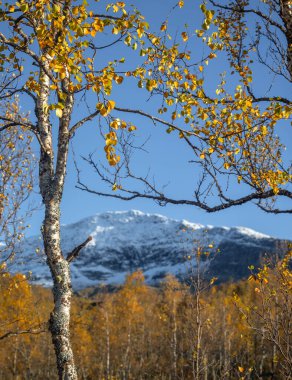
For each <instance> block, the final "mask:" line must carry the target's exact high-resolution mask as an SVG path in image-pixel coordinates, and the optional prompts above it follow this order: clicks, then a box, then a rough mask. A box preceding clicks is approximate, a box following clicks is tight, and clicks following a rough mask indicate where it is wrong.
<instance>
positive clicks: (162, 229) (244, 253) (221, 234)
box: [13, 210, 278, 289]
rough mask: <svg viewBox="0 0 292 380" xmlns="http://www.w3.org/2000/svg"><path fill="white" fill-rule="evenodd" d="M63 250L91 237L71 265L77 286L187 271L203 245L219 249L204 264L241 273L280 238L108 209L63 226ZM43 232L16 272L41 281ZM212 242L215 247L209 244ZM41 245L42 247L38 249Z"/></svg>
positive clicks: (223, 274) (222, 272)
mask: <svg viewBox="0 0 292 380" xmlns="http://www.w3.org/2000/svg"><path fill="white" fill-rule="evenodd" d="M61 234H62V249H63V252H64V254H67V253H68V252H70V251H71V250H72V249H73V248H74V247H75V246H77V245H79V244H80V243H81V242H82V241H84V240H85V239H86V238H87V237H88V236H92V241H91V242H90V243H89V244H88V246H87V247H86V248H85V249H84V250H83V251H82V252H81V254H80V257H79V258H78V259H77V260H76V261H75V262H74V263H73V264H72V267H71V272H72V281H73V287H74V288H75V289H80V288H84V287H86V286H95V285H97V284H98V283H101V282H104V283H109V284H117V283H121V282H123V280H124V278H125V275H126V274H127V273H129V272H132V271H134V270H137V269H142V270H143V271H144V274H145V276H146V278H147V280H148V281H149V282H152V283H153V282H158V281H159V280H161V279H162V278H163V277H164V276H165V275H166V274H167V273H173V274H176V275H178V276H183V275H185V272H186V257H187V256H189V255H191V254H192V253H193V252H194V251H195V250H196V246H197V245H198V244H199V245H200V246H202V247H206V249H208V250H209V251H210V250H211V251H213V252H214V253H215V252H217V251H218V250H220V252H221V253H220V254H217V255H216V257H215V258H214V259H213V260H212V261H210V262H208V261H207V260H206V262H205V265H206V264H207V265H208V266H209V272H210V275H215V276H216V277H219V279H220V281H225V280H227V279H232V278H233V279H236V278H241V277H242V276H244V275H246V274H247V272H248V269H247V267H248V265H251V264H254V265H255V264H257V263H258V262H259V259H260V257H262V256H263V255H264V254H265V253H267V252H270V253H273V252H274V251H275V250H276V246H277V244H278V241H277V240H276V239H273V238H271V237H269V236H267V235H264V234H261V233H258V232H256V231H253V230H251V229H249V228H245V227H232V228H229V227H213V226H209V225H208V226H204V225H201V224H196V223H192V222H189V221H187V220H175V219H171V218H167V217H165V216H163V215H159V214H149V213H143V212H141V211H138V210H130V211H108V212H105V213H102V214H96V215H93V216H91V217H87V218H84V219H82V220H80V221H78V222H76V223H72V224H68V225H64V226H62V228H61ZM40 244H41V240H40V239H39V237H31V238H28V239H26V241H25V242H24V244H23V254H22V255H19V256H18V261H17V265H14V267H13V270H14V271H22V272H28V271H31V272H32V273H33V277H34V279H35V281H36V282H37V283H41V284H45V285H48V284H50V274H49V271H48V269H47V266H46V264H45V256H44V254H42V253H38V254H36V251H37V252H38V251H39V252H42V249H41V246H40ZM210 247H212V249H210ZM38 248H40V250H38Z"/></svg>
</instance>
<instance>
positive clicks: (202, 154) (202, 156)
mask: <svg viewBox="0 0 292 380" xmlns="http://www.w3.org/2000/svg"><path fill="white" fill-rule="evenodd" d="M204 158H205V153H204V152H202V153H201V154H200V159H201V160H203V159H204Z"/></svg>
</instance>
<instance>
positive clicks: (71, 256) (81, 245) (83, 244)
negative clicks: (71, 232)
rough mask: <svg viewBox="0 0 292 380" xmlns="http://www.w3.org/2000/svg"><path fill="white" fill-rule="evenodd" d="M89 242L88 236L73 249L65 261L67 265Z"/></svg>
mask: <svg viewBox="0 0 292 380" xmlns="http://www.w3.org/2000/svg"><path fill="white" fill-rule="evenodd" d="M91 240H92V236H89V237H88V238H87V239H86V240H85V241H84V242H83V243H81V244H80V245H78V246H77V247H76V248H74V249H73V251H71V252H70V253H69V254H68V256H67V259H66V260H67V261H68V263H71V262H72V261H73V260H75V259H76V258H77V257H78V256H79V253H80V251H81V249H83V248H84V247H85V246H86V245H87V244H88V243H89V242H90V241H91Z"/></svg>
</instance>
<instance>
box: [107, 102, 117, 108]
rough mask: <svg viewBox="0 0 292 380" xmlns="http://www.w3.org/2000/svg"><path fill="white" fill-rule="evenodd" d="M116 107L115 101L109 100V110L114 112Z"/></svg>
mask: <svg viewBox="0 0 292 380" xmlns="http://www.w3.org/2000/svg"><path fill="white" fill-rule="evenodd" d="M115 105H116V102H115V101H113V100H109V101H108V103H107V108H108V110H110V111H111V110H113V109H114V108H115Z"/></svg>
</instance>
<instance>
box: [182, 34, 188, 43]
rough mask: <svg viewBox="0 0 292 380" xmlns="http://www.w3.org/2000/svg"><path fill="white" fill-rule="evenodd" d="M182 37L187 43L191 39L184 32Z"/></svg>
mask: <svg viewBox="0 0 292 380" xmlns="http://www.w3.org/2000/svg"><path fill="white" fill-rule="evenodd" d="M181 37H182V39H183V40H184V42H186V41H187V40H188V39H189V37H188V35H187V33H186V32H182V34H181Z"/></svg>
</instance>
